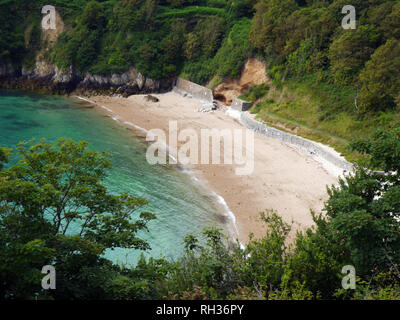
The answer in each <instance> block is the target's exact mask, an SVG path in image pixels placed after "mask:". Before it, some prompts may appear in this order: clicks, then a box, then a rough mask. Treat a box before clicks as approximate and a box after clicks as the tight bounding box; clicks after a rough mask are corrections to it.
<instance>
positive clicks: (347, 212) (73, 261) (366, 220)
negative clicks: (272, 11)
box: [0, 130, 400, 299]
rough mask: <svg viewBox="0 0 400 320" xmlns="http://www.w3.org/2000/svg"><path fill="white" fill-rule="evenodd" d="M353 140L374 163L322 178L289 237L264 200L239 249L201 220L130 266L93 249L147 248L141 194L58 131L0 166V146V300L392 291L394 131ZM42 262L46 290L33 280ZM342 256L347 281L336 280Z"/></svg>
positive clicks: (6, 154) (396, 222)
mask: <svg viewBox="0 0 400 320" xmlns="http://www.w3.org/2000/svg"><path fill="white" fill-rule="evenodd" d="M352 148H355V149H357V150H359V152H363V153H365V154H367V155H368V156H369V159H370V160H369V162H368V163H366V164H365V165H368V166H369V167H371V168H374V167H376V166H379V167H384V168H385V171H386V172H385V174H382V173H376V172H375V171H369V170H366V169H358V170H357V171H356V172H355V173H354V174H352V175H349V176H347V177H346V178H345V179H344V180H341V181H340V183H339V185H338V186H337V187H334V186H332V187H330V188H328V192H329V196H330V197H329V200H328V201H327V202H326V203H325V208H324V210H323V212H321V213H320V214H316V213H313V217H314V221H315V226H314V227H312V228H310V229H308V230H306V231H305V232H298V233H297V235H296V236H295V240H294V241H292V240H289V235H290V231H291V226H290V225H289V224H287V223H286V222H284V221H283V220H282V218H281V217H279V216H278V215H277V214H276V213H274V212H271V211H267V212H264V213H261V220H262V221H263V222H264V223H266V224H267V227H268V228H267V232H266V234H265V236H264V237H262V238H260V239H253V238H252V237H250V241H249V243H248V244H247V246H246V247H245V248H242V247H241V246H239V245H234V246H232V244H229V241H227V239H226V238H225V236H224V235H223V234H222V233H221V232H220V231H219V230H217V229H213V228H211V229H206V230H205V231H204V232H203V235H202V236H203V237H204V241H199V240H200V239H199V238H198V237H197V236H194V235H187V236H186V237H185V239H183V240H184V242H185V248H186V249H185V252H184V253H183V255H182V257H181V258H179V259H178V260H176V261H170V260H167V259H158V260H155V259H152V258H150V259H145V258H144V257H142V258H141V259H140V260H139V261H138V263H137V265H136V266H135V267H127V266H117V265H114V264H112V263H111V262H110V261H109V260H107V259H105V258H104V257H103V253H104V250H105V249H107V248H111V249H112V248H115V247H125V248H132V249H142V250H146V249H148V245H147V243H145V242H144V241H142V240H141V239H139V238H137V237H136V233H137V231H139V230H141V229H146V224H147V222H148V221H149V220H150V219H153V218H154V216H153V215H152V214H150V213H145V212H143V210H139V209H140V207H142V206H143V205H144V204H145V203H146V201H145V200H144V199H136V198H134V197H132V196H129V195H126V194H124V195H111V194H109V193H108V192H107V190H106V188H105V187H104V186H103V185H102V183H101V180H102V178H104V177H105V173H106V169H107V168H109V165H110V164H109V161H108V155H107V154H102V153H97V152H95V151H88V150H87V145H86V143H83V142H81V143H74V142H72V141H69V140H60V141H59V142H58V143H56V144H55V145H49V144H46V143H45V142H41V143H39V144H36V145H33V146H30V147H28V146H27V145H26V144H21V145H20V146H19V147H18V150H19V151H18V153H19V159H20V160H19V161H18V162H16V163H15V164H14V165H10V164H8V165H7V162H8V161H9V160H10V150H9V149H0V163H2V164H6V167H3V169H2V170H1V171H0V231H1V232H0V281H1V283H2V286H1V292H0V299H34V298H35V297H38V298H43V299H45V298H47V299H48V298H54V299H165V298H168V299H321V298H323V299H400V272H399V267H400V219H399V218H400V211H399V209H400V184H399V181H400V171H399V169H400V161H399V159H400V156H399V154H400V130H395V131H378V132H376V134H375V135H374V136H373V137H372V138H371V139H368V140H358V141H355V142H354V143H353V144H352ZM11 155H13V153H11ZM138 210H139V211H141V213H140V214H139V215H138V217H137V218H136V220H134V219H135V218H134V216H135V215H136V212H137V211H138ZM150 232H151V230H150ZM48 264H50V265H54V266H55V267H56V270H57V289H56V290H47V291H46V290H43V289H41V286H40V284H41V279H42V277H43V274H41V272H40V271H41V268H42V266H43V265H48ZM346 265H352V266H354V267H355V270H356V276H357V281H356V289H348V290H345V289H343V288H342V284H341V283H342V278H343V277H344V276H345V274H342V273H341V271H342V268H343V267H344V266H346Z"/></svg>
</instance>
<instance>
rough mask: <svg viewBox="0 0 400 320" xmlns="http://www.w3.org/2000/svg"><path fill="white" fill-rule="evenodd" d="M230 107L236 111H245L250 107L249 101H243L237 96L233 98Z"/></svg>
mask: <svg viewBox="0 0 400 320" xmlns="http://www.w3.org/2000/svg"><path fill="white" fill-rule="evenodd" d="M231 108H233V109H235V110H238V111H247V110H249V109H250V108H251V102H248V101H243V100H241V99H238V98H233V99H232V105H231Z"/></svg>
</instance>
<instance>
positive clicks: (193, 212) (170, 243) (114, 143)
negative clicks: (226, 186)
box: [0, 90, 225, 264]
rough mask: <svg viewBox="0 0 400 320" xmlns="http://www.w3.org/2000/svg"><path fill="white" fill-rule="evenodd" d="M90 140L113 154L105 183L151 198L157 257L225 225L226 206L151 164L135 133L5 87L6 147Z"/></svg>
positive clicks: (0, 131) (128, 253)
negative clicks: (41, 141)
mask: <svg viewBox="0 0 400 320" xmlns="http://www.w3.org/2000/svg"><path fill="white" fill-rule="evenodd" d="M60 137H65V138H71V139H73V140H75V141H80V140H86V141H88V142H89V147H90V148H91V149H95V150H98V151H106V152H109V153H111V154H112V155H113V159H112V162H113V169H112V171H111V172H110V175H109V177H108V178H107V180H106V181H105V183H106V185H107V186H108V187H109V189H110V190H111V192H116V193H121V192H129V193H131V194H133V195H135V196H137V197H145V198H146V199H148V200H149V205H148V206H147V207H146V208H145V209H146V211H150V212H153V213H155V214H156V215H157V219H156V220H154V221H151V222H150V224H149V229H150V232H149V233H141V234H140V235H141V237H142V238H144V239H146V240H147V241H148V242H149V243H150V245H151V247H152V250H151V251H149V252H147V253H145V254H146V255H151V256H153V257H160V256H165V257H167V258H176V257H178V256H179V255H180V254H181V252H182V249H183V237H184V236H185V235H186V234H188V233H193V234H199V233H200V232H201V231H202V229H203V228H204V227H206V226H210V225H217V226H218V227H220V228H224V229H225V224H223V223H222V221H223V219H222V215H221V211H222V208H219V206H218V205H217V204H216V202H215V199H214V197H213V196H212V195H210V194H208V193H206V192H205V190H203V189H202V188H201V186H200V185H198V184H196V183H195V182H194V181H193V179H192V178H191V176H190V175H189V174H187V173H185V172H182V171H180V170H178V169H177V168H176V167H172V166H162V165H156V166H151V165H149V164H148V163H147V161H146V157H145V152H146V148H147V146H146V144H145V142H144V141H143V139H141V138H140V137H138V136H135V135H134V133H133V132H131V131H130V130H127V129H126V128H124V127H122V126H120V125H119V124H118V123H116V122H115V121H114V120H112V119H110V118H109V117H106V116H104V115H102V114H101V113H99V112H97V111H96V110H94V109H88V108H82V106H80V105H79V104H76V103H75V102H74V101H72V100H71V99H67V98H64V97H58V96H48V95H39V94H27V93H21V92H16V91H1V90H0V146H7V147H15V146H16V144H17V143H18V142H19V141H28V140H30V139H31V138H36V139H40V138H46V139H47V141H49V142H55V141H56V140H57V139H58V138H60ZM139 255H140V252H139V251H135V250H126V249H116V250H114V251H109V252H107V257H108V258H110V259H111V260H113V261H115V262H120V263H132V264H134V263H135V261H137V259H138V257H139Z"/></svg>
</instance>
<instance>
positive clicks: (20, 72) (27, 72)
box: [0, 12, 176, 97]
mask: <svg viewBox="0 0 400 320" xmlns="http://www.w3.org/2000/svg"><path fill="white" fill-rule="evenodd" d="M56 15H57V20H56V21H57V28H56V29H55V30H51V29H49V30H42V32H41V39H40V40H41V48H40V50H39V51H38V52H37V53H36V57H35V63H34V66H33V68H31V69H26V68H24V67H15V66H13V65H12V64H11V63H8V64H4V65H0V87H3V88H8V89H20V90H28V91H38V92H42V93H52V94H71V93H76V94H80V95H99V94H106V95H113V94H120V95H122V96H124V97H127V96H129V95H132V94H139V93H155V92H166V91H169V90H171V89H172V88H173V86H174V84H175V82H176V80H175V79H164V80H153V79H150V78H147V77H145V76H144V75H142V74H141V73H140V72H138V71H137V70H136V69H135V68H134V67H131V68H129V70H127V71H126V72H124V73H122V74H113V75H111V76H104V75H96V74H90V73H81V72H80V71H79V70H76V69H75V68H74V67H73V66H70V67H68V68H66V69H63V70H60V69H59V68H58V67H57V66H56V65H55V64H52V63H50V62H49V59H48V56H49V52H51V51H52V50H53V49H54V46H55V45H56V43H57V39H58V37H59V35H60V34H61V33H62V32H64V31H65V26H64V22H63V20H62V18H61V16H60V15H59V14H58V12H57V13H56Z"/></svg>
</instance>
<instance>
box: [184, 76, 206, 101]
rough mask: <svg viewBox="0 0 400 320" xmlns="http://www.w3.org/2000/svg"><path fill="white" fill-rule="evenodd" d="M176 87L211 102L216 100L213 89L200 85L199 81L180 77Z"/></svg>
mask: <svg viewBox="0 0 400 320" xmlns="http://www.w3.org/2000/svg"><path fill="white" fill-rule="evenodd" d="M176 87H177V88H178V89H179V90H181V91H185V92H187V93H189V94H190V95H191V96H192V97H193V98H196V99H199V100H203V101H206V102H209V103H212V102H213V100H214V97H213V93H212V90H211V89H208V88H206V87H203V86H200V85H198V84H197V83H194V82H190V81H188V80H185V79H182V78H178V79H177V80H176Z"/></svg>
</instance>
